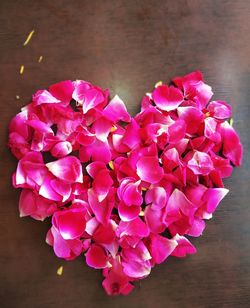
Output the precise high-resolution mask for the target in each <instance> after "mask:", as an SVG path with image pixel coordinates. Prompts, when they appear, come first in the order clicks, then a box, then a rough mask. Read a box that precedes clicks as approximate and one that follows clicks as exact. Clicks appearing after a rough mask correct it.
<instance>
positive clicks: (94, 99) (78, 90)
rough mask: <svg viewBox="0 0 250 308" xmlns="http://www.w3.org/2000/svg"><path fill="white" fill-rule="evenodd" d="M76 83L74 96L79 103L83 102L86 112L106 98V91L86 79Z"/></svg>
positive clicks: (84, 111)
mask: <svg viewBox="0 0 250 308" xmlns="http://www.w3.org/2000/svg"><path fill="white" fill-rule="evenodd" d="M74 85H75V89H74V92H73V94H72V98H73V99H75V100H76V101H77V102H78V103H79V104H82V108H83V113H84V114H86V113H87V112H88V111H89V110H90V109H93V108H94V107H96V106H97V105H99V104H101V103H102V102H103V101H104V100H105V96H104V93H103V92H102V91H101V89H99V88H97V87H94V86H92V85H91V84H90V83H88V82H86V81H84V80H77V81H76V82H75V83H74Z"/></svg>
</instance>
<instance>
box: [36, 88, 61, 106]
mask: <svg viewBox="0 0 250 308" xmlns="http://www.w3.org/2000/svg"><path fill="white" fill-rule="evenodd" d="M32 100H33V102H34V104H35V105H41V104H57V103H60V100H58V99H56V98H55V97H54V96H53V95H52V94H51V93H49V91H47V90H39V91H37V92H36V93H35V94H34V95H33V97H32Z"/></svg>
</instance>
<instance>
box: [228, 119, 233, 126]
mask: <svg viewBox="0 0 250 308" xmlns="http://www.w3.org/2000/svg"><path fill="white" fill-rule="evenodd" d="M229 124H230V125H231V126H233V124H234V119H233V118H231V119H230V120H229Z"/></svg>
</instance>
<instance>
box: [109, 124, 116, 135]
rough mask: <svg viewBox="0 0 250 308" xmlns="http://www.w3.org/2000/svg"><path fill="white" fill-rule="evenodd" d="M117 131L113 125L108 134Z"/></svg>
mask: <svg viewBox="0 0 250 308" xmlns="http://www.w3.org/2000/svg"><path fill="white" fill-rule="evenodd" d="M116 130H117V127H116V126H115V125H113V126H112V127H111V128H110V132H111V133H113V132H115V131H116Z"/></svg>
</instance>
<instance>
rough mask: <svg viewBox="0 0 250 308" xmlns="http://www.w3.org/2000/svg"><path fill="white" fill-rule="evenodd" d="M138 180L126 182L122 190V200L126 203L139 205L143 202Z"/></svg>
mask: <svg viewBox="0 0 250 308" xmlns="http://www.w3.org/2000/svg"><path fill="white" fill-rule="evenodd" d="M139 184H140V181H139V182H137V183H130V184H128V185H127V186H126V187H125V189H124V191H123V198H122V199H123V201H124V202H125V204H126V205H128V206H130V205H137V206H140V205H141V204H142V202H143V198H142V195H141V193H140V192H139V190H138V186H139Z"/></svg>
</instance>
